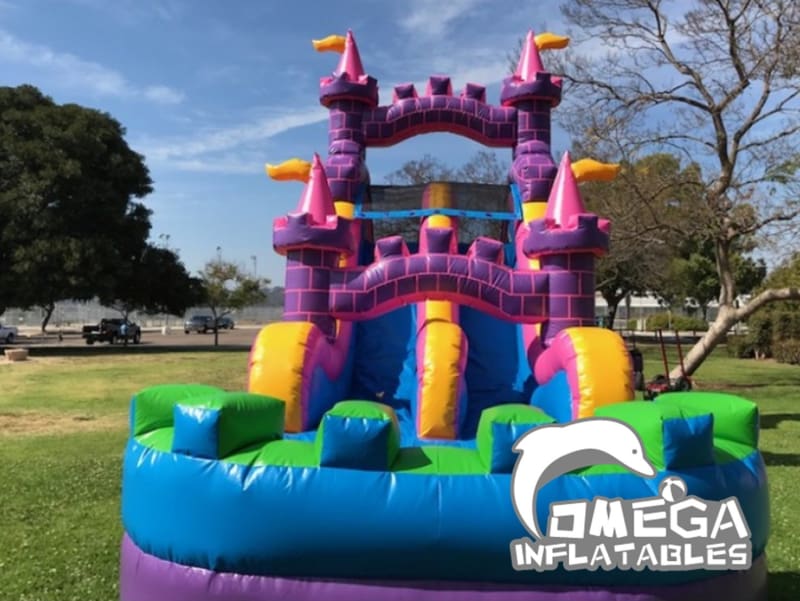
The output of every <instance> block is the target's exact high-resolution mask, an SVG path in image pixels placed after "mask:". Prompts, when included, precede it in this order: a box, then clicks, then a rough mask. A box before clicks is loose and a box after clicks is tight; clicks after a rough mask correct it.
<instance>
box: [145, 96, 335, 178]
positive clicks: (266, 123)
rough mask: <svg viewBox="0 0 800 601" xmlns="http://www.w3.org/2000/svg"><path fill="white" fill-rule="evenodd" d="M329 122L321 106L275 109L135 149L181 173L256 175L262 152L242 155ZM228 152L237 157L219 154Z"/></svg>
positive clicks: (149, 142) (158, 140) (159, 140)
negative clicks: (290, 133)
mask: <svg viewBox="0 0 800 601" xmlns="http://www.w3.org/2000/svg"><path fill="white" fill-rule="evenodd" d="M327 119H328V111H327V109H325V108H322V107H314V108H309V109H306V110H299V111H291V112H285V111H284V112H281V111H277V110H276V111H275V112H274V114H271V115H269V116H264V117H260V118H258V119H256V120H255V121H253V122H250V123H240V124H238V125H235V126H232V127H223V128H214V129H207V130H206V131H201V132H199V133H197V134H194V135H191V136H187V137H184V138H177V139H176V138H173V139H149V140H141V141H140V142H139V143H138V144H136V146H138V147H139V148H141V152H143V153H144V154H145V156H146V157H147V159H148V160H149V161H154V162H158V163H161V164H165V165H167V166H169V167H172V168H175V169H178V170H181V171H214V172H226V173H254V172H258V171H260V170H261V169H263V163H264V161H263V160H262V159H263V152H261V153H259V152H255V153H251V156H252V158H250V157H245V156H243V153H244V152H245V151H246V149H247V148H248V147H249V146H252V145H254V144H261V143H263V142H265V141H267V140H269V139H271V138H274V137H275V136H278V135H280V134H282V133H285V132H287V131H289V130H292V129H295V128H298V127H303V126H306V125H313V124H315V123H321V122H324V121H326V120H327ZM225 152H227V153H236V154H232V155H231V154H229V155H227V156H220V155H219V153H225Z"/></svg>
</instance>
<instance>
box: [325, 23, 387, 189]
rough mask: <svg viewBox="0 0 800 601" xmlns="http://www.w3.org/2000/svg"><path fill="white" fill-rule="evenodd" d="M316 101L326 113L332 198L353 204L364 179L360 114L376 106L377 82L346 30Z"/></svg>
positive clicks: (328, 169) (351, 34) (363, 148)
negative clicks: (338, 54)
mask: <svg viewBox="0 0 800 601" xmlns="http://www.w3.org/2000/svg"><path fill="white" fill-rule="evenodd" d="M319 87H320V96H319V100H320V103H322V105H323V106H325V107H327V108H328V109H329V110H330V121H329V123H330V125H329V128H328V132H329V133H328V142H329V156H328V160H327V163H326V172H327V175H328V181H329V182H330V187H331V192H332V193H333V198H334V199H336V200H344V201H348V202H353V200H354V199H355V196H356V193H357V191H358V186H359V184H361V182H363V181H365V180H366V179H367V174H366V169H365V167H364V150H365V144H364V133H363V128H362V121H363V115H364V111H365V110H367V109H370V108H374V107H376V106H377V105H378V81H377V80H376V79H375V78H374V77H371V76H369V75H367V74H366V73H365V72H364V66H363V64H362V63H361V56H360V54H359V52H358V46H356V40H355V38H354V37H353V32H352V31H350V30H348V31H347V36H346V37H345V42H344V50H343V51H342V57H341V59H340V60H339V66H338V67H337V68H336V70H335V71H334V72H333V75H332V76H329V77H323V78H322V79H321V80H320V86H319Z"/></svg>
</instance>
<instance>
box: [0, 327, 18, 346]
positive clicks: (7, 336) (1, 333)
mask: <svg viewBox="0 0 800 601" xmlns="http://www.w3.org/2000/svg"><path fill="white" fill-rule="evenodd" d="M17 336H19V330H18V329H17V328H15V327H14V326H4V325H3V324H0V341H1V342H5V343H6V344H14V341H15V340H16V339H17Z"/></svg>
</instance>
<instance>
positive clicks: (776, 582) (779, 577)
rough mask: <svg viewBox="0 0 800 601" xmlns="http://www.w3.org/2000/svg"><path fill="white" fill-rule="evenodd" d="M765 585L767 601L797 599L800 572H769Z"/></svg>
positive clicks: (799, 591) (799, 592) (793, 600)
mask: <svg viewBox="0 0 800 601" xmlns="http://www.w3.org/2000/svg"><path fill="white" fill-rule="evenodd" d="M767 587H768V589H769V595H768V599H769V601H797V600H798V599H800V573H798V572H770V574H769V577H768V580H767Z"/></svg>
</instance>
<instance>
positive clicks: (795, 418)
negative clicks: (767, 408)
mask: <svg viewBox="0 0 800 601" xmlns="http://www.w3.org/2000/svg"><path fill="white" fill-rule="evenodd" d="M760 421H761V429H762V430H767V429H772V428H777V427H778V426H779V425H780V423H781V422H800V413H762V414H761V416H760Z"/></svg>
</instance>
